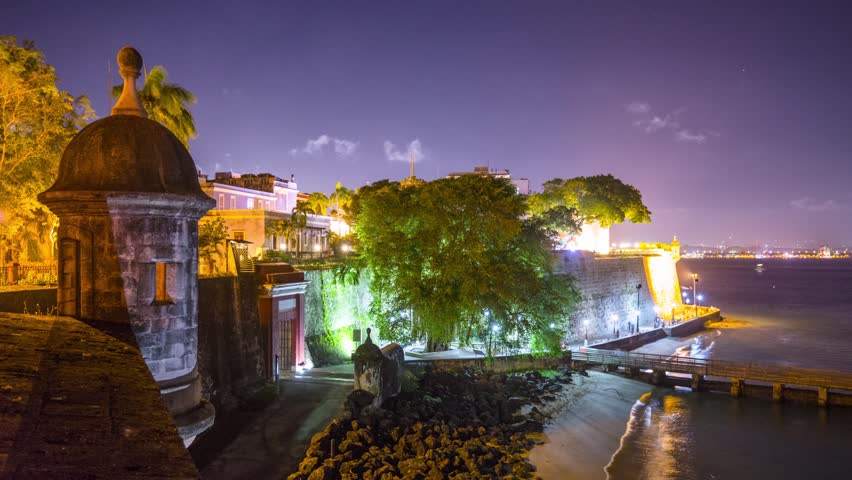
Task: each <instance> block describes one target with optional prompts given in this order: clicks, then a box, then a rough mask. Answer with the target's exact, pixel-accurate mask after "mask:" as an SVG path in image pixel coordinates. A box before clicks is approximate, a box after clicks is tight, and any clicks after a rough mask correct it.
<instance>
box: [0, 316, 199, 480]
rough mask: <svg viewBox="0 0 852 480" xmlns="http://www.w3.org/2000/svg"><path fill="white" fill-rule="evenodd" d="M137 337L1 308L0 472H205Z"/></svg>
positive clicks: (38, 475)
mask: <svg viewBox="0 0 852 480" xmlns="http://www.w3.org/2000/svg"><path fill="white" fill-rule="evenodd" d="M133 338H134V337H133V334H132V332H131V330H130V327H129V326H127V325H125V326H115V325H113V326H100V325H98V326H97V328H96V327H95V326H92V325H89V324H87V323H84V322H81V321H78V320H75V319H72V318H67V317H49V316H35V315H22V314H11V313H0V478H71V477H73V478H80V477H85V478H129V477H132V478H198V472H197V471H196V469H195V466H194V465H193V463H192V460H191V458H190V457H189V454H188V452H187V450H186V449H185V448H184V446H183V442H182V440H181V438H180V436H179V435H178V433H177V430H176V428H175V425H174V422H173V420H172V418H171V416H169V413H168V411H167V410H166V408H165V406H164V405H163V403H162V401H161V400H160V390H159V387H158V386H157V383H156V382H155V381H154V379H153V377H151V373H150V371H149V370H148V367H147V366H146V365H145V361H144V359H143V358H142V355H141V354H140V353H139V349H138V348H137V347H136V344H135V340H133Z"/></svg>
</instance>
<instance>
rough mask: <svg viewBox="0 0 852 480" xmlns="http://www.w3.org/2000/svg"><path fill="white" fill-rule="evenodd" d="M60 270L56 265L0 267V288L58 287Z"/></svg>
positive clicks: (10, 265)
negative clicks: (13, 286) (21, 286)
mask: <svg viewBox="0 0 852 480" xmlns="http://www.w3.org/2000/svg"><path fill="white" fill-rule="evenodd" d="M58 274H59V269H58V266H57V264H56V263H39V264H7V265H2V266H0V286H8V285H56V284H57V283H58Z"/></svg>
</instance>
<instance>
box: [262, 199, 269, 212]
mask: <svg viewBox="0 0 852 480" xmlns="http://www.w3.org/2000/svg"><path fill="white" fill-rule="evenodd" d="M263 209H264V210H269V200H264V202H263Z"/></svg>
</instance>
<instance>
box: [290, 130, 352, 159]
mask: <svg viewBox="0 0 852 480" xmlns="http://www.w3.org/2000/svg"><path fill="white" fill-rule="evenodd" d="M329 146H330V148H332V149H334V153H336V154H337V155H339V156H341V157H348V156H350V155H352V154H354V153H355V150H356V149H357V148H358V142H353V141H351V140H346V139H343V138H336V137H330V136H328V135H326V134H322V135H320V136H319V137H317V138H313V139H308V141H307V142H305V146H304V147H302V148H294V149H292V150H290V155H293V156H296V155H317V154H320V153H322V152H323V151H324V150H325V149H326V147H329Z"/></svg>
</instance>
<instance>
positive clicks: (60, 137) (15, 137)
mask: <svg viewBox="0 0 852 480" xmlns="http://www.w3.org/2000/svg"><path fill="white" fill-rule="evenodd" d="M56 83H57V78H56V74H55V73H54V70H53V67H52V66H50V65H48V64H46V63H45V62H44V56H43V54H42V53H41V52H40V51H38V50H36V48H35V46H34V45H33V44H32V43H31V42H24V43H23V45H18V43H17V40H16V39H15V37H5V36H0V124H2V131H0V172H2V173H0V255H2V257H0V263H2V262H3V261H4V260H11V261H19V260H30V261H43V260H48V259H49V258H50V254H51V248H50V246H51V243H52V242H51V232H52V230H53V229H54V227H55V226H56V217H55V216H53V214H51V213H50V212H49V211H48V210H47V208H45V207H44V206H42V205H41V204H40V203H38V200H37V199H36V195H37V194H38V193H40V192H42V191H44V190H46V189H47V188H48V187H50V185H51V184H52V183H53V181H54V179H55V178H56V174H57V169H58V168H59V159H60V157H61V156H62V151H63V150H64V149H65V146H66V145H67V144H68V142H69V141H70V140H71V138H72V137H73V136H74V134H75V133H77V131H78V130H80V128H82V127H83V126H84V125H85V123H86V121H88V120H89V119H91V118H92V117H93V116H94V114H93V112H92V110H91V108H90V107H89V102H88V100H87V99H86V97H77V98H75V97H72V96H71V95H70V94H69V93H68V92H65V91H62V90H60V89H59V88H57V86H56ZM22 253H23V254H24V255H21V254H22Z"/></svg>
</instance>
